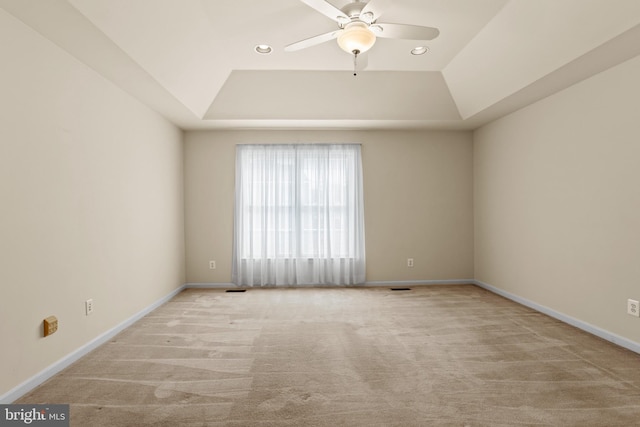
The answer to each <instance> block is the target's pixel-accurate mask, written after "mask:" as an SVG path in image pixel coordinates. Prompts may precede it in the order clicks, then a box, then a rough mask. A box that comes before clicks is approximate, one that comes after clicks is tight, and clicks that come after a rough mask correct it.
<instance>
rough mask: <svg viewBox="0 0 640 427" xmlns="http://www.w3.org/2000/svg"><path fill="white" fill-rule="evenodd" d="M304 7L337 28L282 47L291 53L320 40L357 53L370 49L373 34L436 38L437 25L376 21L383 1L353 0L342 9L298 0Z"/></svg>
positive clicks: (317, 0)
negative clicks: (334, 23) (328, 20)
mask: <svg viewBox="0 0 640 427" xmlns="http://www.w3.org/2000/svg"><path fill="white" fill-rule="evenodd" d="M300 1H302V2H303V3H304V4H306V5H307V6H310V7H312V8H313V9H315V10H316V11H318V12H320V13H322V14H323V15H325V16H327V17H329V18H330V19H332V20H334V21H336V22H337V24H338V29H337V30H334V31H331V32H328V33H324V34H320V35H317V36H314V37H311V38H308V39H305V40H301V41H298V42H295V43H292V44H289V45H287V46H285V48H284V50H285V51H287V52H293V51H296V50H300V49H305V48H308V47H311V46H315V45H318V44H321V43H325V42H328V41H330V40H333V39H338V45H339V46H340V48H342V50H344V51H345V52H347V53H349V54H352V55H354V61H355V59H356V58H357V57H358V55H360V54H362V53H364V52H366V51H368V50H369V49H371V47H372V46H373V44H374V43H375V42H376V38H377V37H383V38H389V39H406V40H432V39H434V38H436V37H438V34H440V31H439V30H438V29H437V28H432V27H423V26H419V25H409V24H390V23H383V22H378V18H379V17H380V15H381V14H382V9H383V8H384V3H385V0H369V1H367V2H365V1H360V0H355V1H353V2H351V3H349V4H347V5H346V6H344V7H342V9H338V8H337V7H335V6H334V5H332V4H331V3H329V2H327V1H326V0H300Z"/></svg>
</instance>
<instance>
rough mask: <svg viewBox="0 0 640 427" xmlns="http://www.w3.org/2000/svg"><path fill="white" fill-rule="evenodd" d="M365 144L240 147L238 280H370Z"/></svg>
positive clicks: (278, 282) (285, 282) (250, 282)
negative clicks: (366, 241)
mask: <svg viewBox="0 0 640 427" xmlns="http://www.w3.org/2000/svg"><path fill="white" fill-rule="evenodd" d="M363 208H364V203H363V195H362V161H361V157H360V145H355V144H349V145H325V144H317V145H316V144H313V145H238V146H237V147H236V204H235V226H234V249H233V282H234V283H236V284H238V285H243V286H277V285H309V284H333V285H347V284H349V285H350V284H357V283H364V281H365V250H364V212H363Z"/></svg>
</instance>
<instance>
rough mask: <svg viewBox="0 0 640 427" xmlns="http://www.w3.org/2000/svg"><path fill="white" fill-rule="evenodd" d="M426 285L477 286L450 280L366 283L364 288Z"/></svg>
mask: <svg viewBox="0 0 640 427" xmlns="http://www.w3.org/2000/svg"><path fill="white" fill-rule="evenodd" d="M425 285H475V280H473V279H449V280H377V281H373V282H365V283H364V286H371V287H376V286H383V287H384V286H425Z"/></svg>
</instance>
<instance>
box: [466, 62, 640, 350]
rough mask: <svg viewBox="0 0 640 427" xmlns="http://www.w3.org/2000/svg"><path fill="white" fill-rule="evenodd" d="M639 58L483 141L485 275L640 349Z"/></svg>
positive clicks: (478, 223)
mask: <svg viewBox="0 0 640 427" xmlns="http://www.w3.org/2000/svg"><path fill="white" fill-rule="evenodd" d="M638 76H640V57H637V58H635V59H632V60H630V61H627V62H626V63H623V64H621V65H619V66H617V67H614V68H612V69H610V70H608V71H606V72H603V73H601V74H599V75H596V76H594V77H592V78H590V79H588V80H585V81H583V82H581V83H579V84H577V85H574V86H572V87H570V88H568V89H566V90H564V91H562V92H560V93H557V94H555V95H553V96H551V97H549V98H546V99H544V100H542V101H540V102H538V103H536V104H533V105H531V106H529V107H527V108H525V109H523V110H520V111H518V112H516V113H514V114H512V115H510V116H507V117H504V118H502V119H500V120H497V121H496V122H493V123H491V124H489V125H487V126H485V127H483V128H481V129H479V130H477V131H476V132H475V134H474V144H475V150H474V168H475V176H474V186H475V233H476V234H475V277H476V279H477V280H481V281H483V282H486V283H488V284H490V285H493V286H496V287H498V288H500V289H503V290H505V291H508V292H511V293H513V294H516V295H518V296H521V297H524V298H527V299H529V300H531V301H533V302H535V303H538V304H541V305H544V306H547V307H550V308H552V309H554V310H556V311H559V312H561V313H564V314H566V315H569V316H572V317H574V318H576V319H579V320H581V321H583V322H587V323H589V324H591V325H594V326H596V327H599V328H602V329H604V330H606V331H609V332H612V333H614V334H618V335H620V336H623V337H625V338H627V339H630V340H632V341H634V342H636V343H640V319H638V318H636V317H632V316H629V315H627V314H626V302H627V299H628V298H633V299H636V300H638V299H640V261H639V256H640V214H639V212H640V190H639V188H638V185H639V183H640V167H639V159H640V120H639V119H640V116H639V113H638V112H639V111H640V85H639V84H638Z"/></svg>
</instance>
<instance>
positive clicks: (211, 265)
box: [209, 261, 216, 270]
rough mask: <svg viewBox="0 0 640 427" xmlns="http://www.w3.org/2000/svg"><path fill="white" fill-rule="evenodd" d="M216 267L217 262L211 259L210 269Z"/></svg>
mask: <svg viewBox="0 0 640 427" xmlns="http://www.w3.org/2000/svg"><path fill="white" fill-rule="evenodd" d="M215 269H216V262H215V261H209V270H215Z"/></svg>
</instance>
